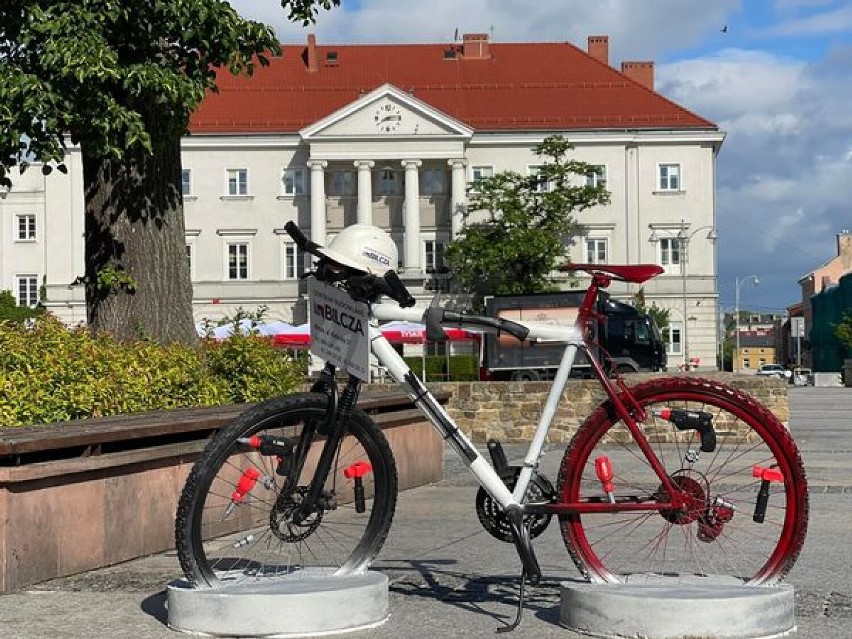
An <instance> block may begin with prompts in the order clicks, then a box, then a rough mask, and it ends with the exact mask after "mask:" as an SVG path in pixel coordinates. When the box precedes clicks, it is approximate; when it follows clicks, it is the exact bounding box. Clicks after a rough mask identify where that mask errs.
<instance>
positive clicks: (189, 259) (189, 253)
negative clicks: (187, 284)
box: [186, 244, 195, 273]
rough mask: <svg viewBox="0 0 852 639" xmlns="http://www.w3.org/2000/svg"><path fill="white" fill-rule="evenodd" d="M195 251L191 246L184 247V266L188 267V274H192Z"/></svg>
mask: <svg viewBox="0 0 852 639" xmlns="http://www.w3.org/2000/svg"><path fill="white" fill-rule="evenodd" d="M194 253H195V250H194V249H193V246H192V244H187V245H186V265H187V266H188V267H189V272H190V273H192V267H193V264H194V262H195V260H194V257H195V256H194Z"/></svg>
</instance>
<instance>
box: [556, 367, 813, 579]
mask: <svg viewBox="0 0 852 639" xmlns="http://www.w3.org/2000/svg"><path fill="white" fill-rule="evenodd" d="M632 392H633V394H634V396H635V397H636V399H637V400H638V401H639V403H640V405H641V406H642V407H643V408H644V410H645V411H646V412H647V413H648V419H647V421H646V422H645V424H644V425H642V431H643V433H644V434H645V436H646V438H647V439H648V441H649V443H650V444H651V447H652V448H653V450H654V452H655V454H656V455H657V457H658V458H659V460H660V462H661V463H662V464H663V466H664V468H665V471H666V474H667V475H668V476H669V478H671V479H672V481H673V482H674V483H675V485H676V488H677V490H679V491H680V492H681V493H682V494H685V495H687V497H688V500H687V505H686V506H685V507H684V508H682V509H678V510H677V511H672V510H669V511H662V510H654V511H633V512H627V511H622V512H617V513H597V514H582V515H578V514H573V515H566V516H563V517H561V518H560V521H561V529H562V535H563V538H564V540H565V543H566V546H567V547H568V550H569V552H570V554H571V556H572V558H573V559H574V562H575V563H576V565H577V567H578V568H579V569H580V571H581V572H582V573H583V574H584V575H585V576H586V577H587V578H588V579H591V580H593V581H606V582H622V583H623V582H637V581H643V580H645V581H656V580H659V579H660V578H661V577H678V578H681V579H682V580H684V581H689V582H694V581H696V580H698V581H699V582H701V581H702V580H705V578H708V577H713V578H715V579H719V578H724V580H725V581H730V582H732V583H751V584H758V583H773V582H776V581H778V580H780V579H781V578H782V577H783V576H784V575H785V574H786V573H787V572H788V571H789V569H790V568H791V567H792V566H793V563H794V562H795V560H796V558H797V556H798V554H799V551H800V550H801V547H802V544H803V543H804V538H805V533H806V530H807V520H808V495H807V482H806V478H805V472H804V469H803V467H802V462H801V457H800V456H799V452H798V450H797V448H796V446H795V444H794V442H793V440H792V438H791V437H790V435H789V433H788V432H787V430H786V429H785V428H784V426H783V425H782V424H781V423H780V422H779V421H778V420H777V418H775V417H774V416H773V415H772V414H771V413H770V412H769V411H768V410H766V409H765V408H764V407H762V406H761V405H759V404H758V403H756V402H755V401H754V400H753V399H751V398H750V397H748V396H747V395H745V394H744V393H741V392H739V391H736V390H734V389H731V388H729V387H726V386H724V385H722V384H719V383H716V382H713V381H709V380H702V379H698V378H671V379H659V380H652V381H650V382H648V383H645V384H642V385H640V386H637V387H635V388H634V389H632ZM666 408H668V409H677V408H682V409H687V410H690V411H704V412H707V413H709V414H710V415H711V416H712V420H713V425H714V428H715V432H716V436H717V442H716V448H715V450H714V451H713V452H703V451H701V450H700V438H699V436H698V433H697V432H696V431H695V430H686V431H679V430H678V429H677V428H676V427H675V425H674V424H672V423H671V422H669V421H667V420H665V419H663V418H662V417H660V416H658V415H656V414H658V413H659V412H660V411H661V410H662V409H666ZM602 457H603V458H606V459H607V460H609V462H610V465H611V466H612V469H613V479H612V484H613V486H612V491H611V492H612V493H613V499H615V501H616V502H618V503H631V502H632V503H651V502H655V501H658V500H665V498H666V496H667V495H666V494H665V491H664V490H663V488H662V485H661V481H660V480H659V478H658V477H657V476H656V474H655V473H654V471H653V470H652V468H651V466H650V464H649V463H648V461H647V460H646V458H645V457H644V455H643V454H642V452H641V451H640V450H639V448H638V446H637V445H636V443H635V441H634V439H633V438H632V436H631V434H630V432H629V431H628V429H627V427H626V426H625V425H624V424H623V423H622V422H621V421H620V420H619V419H618V418H617V417H616V416H615V412H614V410H613V409H612V407H611V406H610V405H609V404H604V405H603V406H602V407H600V408H599V409H598V410H597V411H596V412H595V413H594V414H592V415H591V416H590V417H589V418H588V419H587V420H586V422H585V423H584V424H583V426H582V427H581V428H580V430H579V431H578V432H577V434H576V436H575V437H574V439H573V440H572V443H571V445H570V446H569V448H568V450H567V451H566V453H565V456H564V458H563V462H562V466H561V469H560V476H559V486H558V489H557V492H558V494H559V496H560V499H561V500H563V501H568V502H602V501H610V497H609V495H607V494H606V493H605V491H604V487H603V482H602V481H601V479H600V478H599V476H598V472H597V471H596V468H595V460H597V459H599V458H602ZM696 457H697V458H696ZM755 467H757V468H760V469H770V470H771V471H778V472H780V475H781V477H782V478H783V481H778V480H777V476H776V474H775V473H773V472H770V473H767V474H766V475H763V477H770V478H773V479H772V480H771V481H768V482H767V483H766V486H765V487H767V488H768V490H769V498H768V501H767V504H766V508H765V511H764V518H763V521H762V522H761V523H758V522H756V521H755V519H754V515H755V510H756V504H757V501H758V499H757V497H758V491H759V490H760V489H761V487H762V486H763V479H762V478H761V477H755V476H754V473H755Z"/></svg>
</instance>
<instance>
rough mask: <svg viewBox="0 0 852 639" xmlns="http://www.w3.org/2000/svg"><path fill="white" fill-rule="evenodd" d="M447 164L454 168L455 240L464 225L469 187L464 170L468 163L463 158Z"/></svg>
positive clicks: (452, 214) (452, 224) (452, 211)
mask: <svg viewBox="0 0 852 639" xmlns="http://www.w3.org/2000/svg"><path fill="white" fill-rule="evenodd" d="M447 164H449V165H450V166H451V167H452V180H451V193H450V228H451V230H452V236H451V239H453V240H454V239H456V236H458V234H459V231H461V228H462V224H463V223H464V213H465V187H466V185H467V180H466V179H465V174H464V169H465V166H466V165H467V162H466V161H465V160H464V159H462V158H452V159H450V160H447Z"/></svg>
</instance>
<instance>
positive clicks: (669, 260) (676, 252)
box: [660, 237, 680, 270]
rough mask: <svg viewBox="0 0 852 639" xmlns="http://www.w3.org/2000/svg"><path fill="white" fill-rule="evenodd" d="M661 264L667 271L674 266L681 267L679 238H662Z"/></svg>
mask: <svg viewBox="0 0 852 639" xmlns="http://www.w3.org/2000/svg"><path fill="white" fill-rule="evenodd" d="M660 264H661V265H662V266H663V267H664V268H666V269H667V270H668V269H670V268H671V267H672V266H680V240H679V239H678V238H676V237H663V238H660Z"/></svg>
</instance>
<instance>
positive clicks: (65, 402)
mask: <svg viewBox="0 0 852 639" xmlns="http://www.w3.org/2000/svg"><path fill="white" fill-rule="evenodd" d="M300 381H301V375H300V372H299V367H298V366H297V364H296V363H294V362H293V360H292V359H290V358H289V357H288V356H286V355H285V354H282V353H280V352H278V351H276V350H275V349H274V348H273V347H272V345H271V344H270V343H269V342H268V341H266V340H264V339H262V338H258V337H252V336H240V335H237V336H235V337H232V338H230V339H228V340H226V341H224V342H222V343H216V342H212V341H210V340H201V342H200V343H199V346H198V347H197V348H192V347H187V346H181V345H171V346H159V345H157V344H154V343H152V342H143V341H140V342H135V343H119V342H117V341H115V340H113V339H112V338H110V337H109V336H107V335H91V334H90V333H89V332H88V331H87V330H85V329H80V328H78V329H71V330H69V329H67V328H66V327H65V326H64V325H62V324H61V323H60V322H59V321H58V320H56V319H55V318H54V317H52V316H50V315H46V316H44V317H42V318H40V319H39V320H38V321H36V323H35V325H34V326H32V327H31V328H27V327H26V326H24V325H23V324H22V323H19V322H0V425H6V426H20V425H30V424H38V423H51V422H57V421H66V420H71V419H81V418H86V417H100V416H105V415H114V414H118V413H135V412H142V411H149V410H160V409H171V408H179V407H191V406H213V405H219V404H226V403H240V402H248V401H258V400H262V399H266V398H269V397H273V396H275V395H278V394H283V393H287V392H289V391H291V390H292V389H293V388H294V387H295V386H296V385H297V384H298V383H299V382H300Z"/></svg>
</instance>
